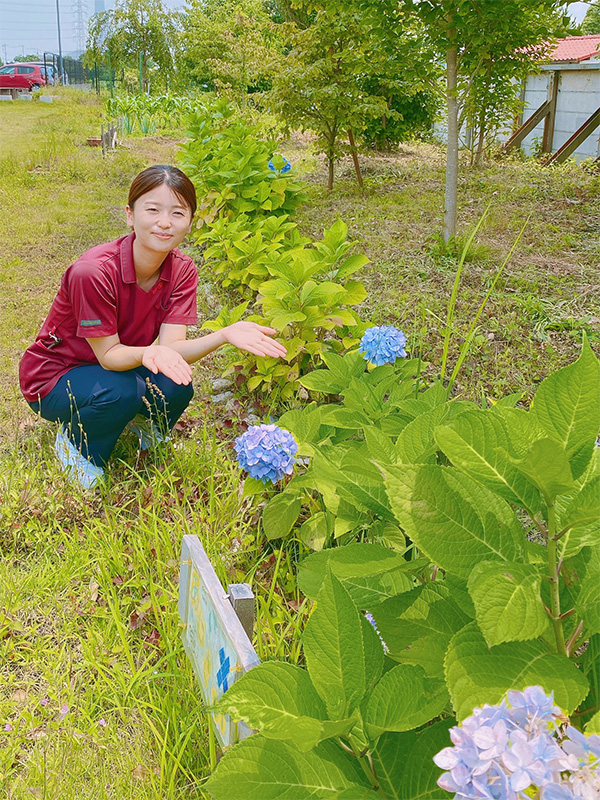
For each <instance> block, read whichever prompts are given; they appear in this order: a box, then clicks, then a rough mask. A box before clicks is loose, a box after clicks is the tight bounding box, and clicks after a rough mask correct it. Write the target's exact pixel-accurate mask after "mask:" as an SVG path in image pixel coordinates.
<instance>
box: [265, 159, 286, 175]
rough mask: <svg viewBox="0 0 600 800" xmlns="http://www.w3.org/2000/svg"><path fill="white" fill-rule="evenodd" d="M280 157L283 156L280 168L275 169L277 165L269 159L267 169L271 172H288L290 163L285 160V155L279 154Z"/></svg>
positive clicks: (281, 173) (280, 173)
mask: <svg viewBox="0 0 600 800" xmlns="http://www.w3.org/2000/svg"><path fill="white" fill-rule="evenodd" d="M281 157H282V158H283V166H282V167H281V169H277V167H276V166H275V164H274V163H273V162H272V161H269V164H268V166H269V169H270V170H271V172H277V173H279V175H283V174H284V172H289V171H290V170H291V168H292V165H291V164H290V162H289V161H288V160H287V158H286V157H285V156H281Z"/></svg>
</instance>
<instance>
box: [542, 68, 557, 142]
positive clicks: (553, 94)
mask: <svg viewBox="0 0 600 800" xmlns="http://www.w3.org/2000/svg"><path fill="white" fill-rule="evenodd" d="M559 85H560V72H558V70H556V71H554V72H553V73H552V75H551V76H550V91H549V97H548V100H549V102H550V106H549V108H548V114H547V116H546V120H545V122H544V135H543V137H542V153H551V152H552V144H553V142H554V119H555V117H556V101H557V98H558V88H559Z"/></svg>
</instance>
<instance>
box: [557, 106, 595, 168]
mask: <svg viewBox="0 0 600 800" xmlns="http://www.w3.org/2000/svg"><path fill="white" fill-rule="evenodd" d="M598 125H600V108H597V109H596V110H595V111H594V113H593V114H591V115H590V116H589V117H588V118H587V119H586V121H585V122H584V123H583V125H582V126H581V127H580V128H578V129H577V130H576V131H575V133H574V134H573V135H572V136H571V137H570V138H569V139H567V141H566V142H565V143H564V144H563V146H562V147H559V149H558V150H557V151H556V153H554V155H553V156H550V158H549V159H548V160H547V161H546V162H545V166H547V165H548V164H560V162H561V161H564V160H565V159H566V158H568V157H569V156H570V155H571V153H574V152H575V150H577V148H578V147H579V145H580V144H583V142H585V140H586V139H587V138H588V136H590V134H592V133H593V132H594V131H595V130H596V128H597V127H598Z"/></svg>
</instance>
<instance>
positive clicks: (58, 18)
mask: <svg viewBox="0 0 600 800" xmlns="http://www.w3.org/2000/svg"><path fill="white" fill-rule="evenodd" d="M56 27H57V29H58V74H59V75H60V82H61V83H63V82H64V76H63V57H62V43H61V39H60V8H59V7H58V0H56Z"/></svg>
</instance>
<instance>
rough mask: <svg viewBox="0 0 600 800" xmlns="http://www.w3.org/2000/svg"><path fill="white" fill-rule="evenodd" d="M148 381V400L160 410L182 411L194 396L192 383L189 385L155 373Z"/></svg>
mask: <svg viewBox="0 0 600 800" xmlns="http://www.w3.org/2000/svg"><path fill="white" fill-rule="evenodd" d="M148 383H149V385H148V387H147V391H146V400H147V401H148V402H149V403H150V405H151V406H153V407H154V408H156V409H158V410H159V411H165V410H166V411H167V412H171V413H173V412H179V413H181V412H182V411H183V410H184V409H185V408H187V406H188V405H189V403H190V401H191V399H192V397H193V396H194V387H193V385H192V384H191V383H189V384H187V385H184V384H179V383H175V382H174V381H172V380H171V379H170V378H167V377H166V376H165V375H161V374H159V375H153V376H152V379H149V380H148ZM171 413H170V414H169V416H170V415H171Z"/></svg>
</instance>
